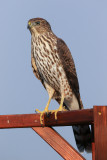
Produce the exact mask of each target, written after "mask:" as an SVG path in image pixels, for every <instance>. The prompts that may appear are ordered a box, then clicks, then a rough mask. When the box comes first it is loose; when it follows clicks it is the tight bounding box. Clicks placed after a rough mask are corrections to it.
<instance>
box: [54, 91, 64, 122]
mask: <svg viewBox="0 0 107 160" xmlns="http://www.w3.org/2000/svg"><path fill="white" fill-rule="evenodd" d="M63 102H64V94H62V97H61V103H60V106H59V108H58V109H56V110H53V111H52V112H51V113H55V119H56V120H57V113H58V111H65V110H66V109H64V108H63Z"/></svg>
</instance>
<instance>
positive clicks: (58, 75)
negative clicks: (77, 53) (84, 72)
mask: <svg viewBox="0 0 107 160" xmlns="http://www.w3.org/2000/svg"><path fill="white" fill-rule="evenodd" d="M28 28H29V30H30V32H31V36H32V38H31V63H32V68H33V72H34V74H35V76H36V77H37V78H38V79H39V80H40V81H41V83H42V84H43V86H44V87H45V88H46V90H47V91H48V94H49V100H48V103H47V105H46V107H45V110H44V111H42V112H41V111H39V110H38V109H36V111H38V112H40V113H41V116H40V121H41V123H42V115H43V113H45V112H55V119H57V112H58V111H62V110H63V109H64V107H63V106H65V108H66V109H67V110H79V109H82V108H83V105H82V101H81V99H80V93H79V84H78V79H77V74H76V69H75V65H74V61H73V58H72V56H71V53H70V50H69V49H68V47H67V45H66V44H65V42H64V41H63V40H62V39H60V38H58V37H57V36H56V35H55V34H54V33H53V32H52V30H51V26H50V24H49V23H48V22H47V21H46V20H45V19H42V18H34V19H31V20H29V22H28ZM52 98H53V99H55V100H56V101H57V102H58V103H60V106H59V109H57V110H55V111H50V110H48V107H49V104H50V101H51V99H52ZM75 118H78V117H75ZM73 131H74V136H75V140H76V144H77V147H78V149H79V151H81V152H82V151H84V149H85V150H86V151H90V150H91V136H90V129H89V126H88V125H82V126H80V125H76V126H73Z"/></svg>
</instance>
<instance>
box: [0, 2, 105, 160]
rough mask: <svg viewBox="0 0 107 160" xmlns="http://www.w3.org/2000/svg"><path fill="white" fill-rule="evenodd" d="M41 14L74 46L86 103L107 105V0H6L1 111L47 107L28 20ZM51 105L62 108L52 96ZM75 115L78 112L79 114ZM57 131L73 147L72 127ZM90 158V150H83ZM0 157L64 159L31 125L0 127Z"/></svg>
mask: <svg viewBox="0 0 107 160" xmlns="http://www.w3.org/2000/svg"><path fill="white" fill-rule="evenodd" d="M36 17H41V18H45V19H46V20H47V21H49V22H50V24H51V26H52V29H53V31H54V33H55V34H56V35H57V36H58V37H60V38H62V39H63V40H64V41H65V42H66V43H67V45H68V47H69V48H70V50H71V52H72V55H73V58H74V61H75V65H76V69H77V74H78V79H79V84H80V93H81V97H82V101H83V104H84V107H85V108H92V107H93V105H107V1H104V0H102V1H101V0H97V1H96V0H94V1H93V0H90V1H86V0H75V1H74V0H51V1H50V0H29V1H27V0H18V1H17V0H9V1H6V0H3V1H1V3H0V51H1V52H0V114H1V115H2V114H23V113H34V112H35V109H36V108H39V109H40V110H43V109H44V107H45V105H46V103H47V100H48V94H47V92H46V91H45V89H44V88H43V86H42V84H41V83H40V82H39V81H38V80H37V79H36V78H35V76H34V75H33V72H32V68H31V35H30V32H29V31H28V30H27V22H28V20H29V19H31V18H36ZM50 108H51V109H53V108H58V104H57V103H56V102H55V101H52V103H51V105H50ZM76 118H77V117H76ZM56 130H57V131H58V132H59V133H60V134H61V135H62V136H63V137H64V138H66V139H67V141H68V142H69V143H70V144H72V145H73V146H74V147H75V141H74V137H73V134H72V127H57V128H56ZM83 156H84V157H85V158H86V159H87V160H91V154H86V153H85V154H83ZM0 159H1V160H8V159H11V160H25V159H26V160H29V159H31V160H35V159H36V160H42V159H47V160H50V159H51V160H56V159H57V160H62V158H61V157H60V156H59V155H58V154H57V153H56V152H55V151H54V150H53V149H52V148H51V147H50V146H48V144H46V143H45V142H44V141H43V140H42V139H41V138H40V137H39V136H38V135H37V134H36V133H35V132H34V131H33V130H32V129H5V130H0Z"/></svg>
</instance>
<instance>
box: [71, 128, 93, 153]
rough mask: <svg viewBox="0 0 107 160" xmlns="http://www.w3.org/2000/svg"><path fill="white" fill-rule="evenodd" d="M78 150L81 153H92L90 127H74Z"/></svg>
mask: <svg viewBox="0 0 107 160" xmlns="http://www.w3.org/2000/svg"><path fill="white" fill-rule="evenodd" d="M72 128H73V132H74V137H75V141H76V145H77V148H78V150H79V151H80V152H84V150H85V151H86V152H88V153H90V152H91V151H92V147H91V132H90V128H89V126H88V125H74V126H72Z"/></svg>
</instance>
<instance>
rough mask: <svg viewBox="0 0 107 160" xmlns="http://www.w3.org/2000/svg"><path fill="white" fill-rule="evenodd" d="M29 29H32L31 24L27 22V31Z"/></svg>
mask: <svg viewBox="0 0 107 160" xmlns="http://www.w3.org/2000/svg"><path fill="white" fill-rule="evenodd" d="M31 27H32V24H31V22H28V25H27V29H29V30H30V29H31Z"/></svg>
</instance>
